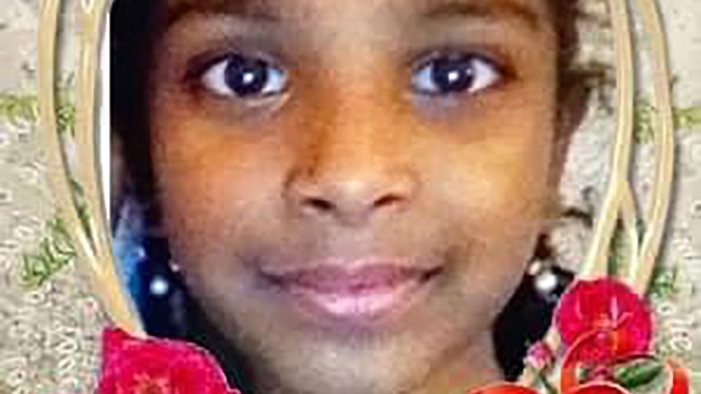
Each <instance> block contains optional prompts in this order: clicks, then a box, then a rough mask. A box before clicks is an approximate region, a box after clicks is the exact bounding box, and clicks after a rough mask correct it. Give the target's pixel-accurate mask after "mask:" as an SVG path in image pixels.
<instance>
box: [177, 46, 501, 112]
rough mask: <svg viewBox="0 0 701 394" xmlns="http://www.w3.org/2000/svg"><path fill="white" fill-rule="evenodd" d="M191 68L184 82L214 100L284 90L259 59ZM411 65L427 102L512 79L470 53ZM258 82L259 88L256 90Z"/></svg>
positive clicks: (280, 72)
mask: <svg viewBox="0 0 701 394" xmlns="http://www.w3.org/2000/svg"><path fill="white" fill-rule="evenodd" d="M233 61H237V62H238V63H239V64H238V66H240V67H239V69H235V70H233V71H232V70H230V69H229V67H232V64H231V63H232V62H233ZM441 62H443V64H441ZM451 62H452V65H453V66H461V67H463V68H462V70H457V69H452V70H449V71H450V72H448V73H447V74H446V75H443V77H446V78H447V79H446V78H444V80H443V81H442V82H449V83H450V82H453V83H457V85H456V86H453V88H455V89H454V90H448V91H443V90H441V87H438V86H435V85H436V82H437V80H436V79H437V78H438V75H437V74H436V72H437V70H438V69H439V68H440V67H439V66H443V68H444V69H443V70H438V71H441V72H445V71H447V70H448V69H446V68H445V67H446V66H448V65H449V64H450V63H451ZM446 63H448V64H446ZM191 64H194V66H192V67H189V71H188V73H187V76H186V78H187V79H188V80H190V81H193V82H194V84H195V85H196V87H197V88H199V89H201V90H204V91H205V92H206V93H208V94H212V95H214V96H215V97H219V98H223V99H229V100H232V99H236V100H240V101H246V102H250V101H259V100H261V99H268V98H274V97H276V96H278V95H281V94H283V93H284V92H286V91H287V90H288V83H289V73H288V72H287V71H286V70H285V69H284V68H283V67H281V66H278V65H277V64H276V62H274V61H272V60H267V59H265V58H263V57H261V56H255V55H253V56H251V55H246V54H242V53H237V52H229V53H226V54H224V55H222V56H217V57H215V58H214V59H212V58H211V57H210V60H201V59H200V60H197V59H196V60H194V61H193V62H191ZM414 64H415V66H414V67H412V69H411V78H410V82H411V84H410V85H411V91H412V94H416V95H420V96H423V97H427V98H440V97H447V96H451V97H453V96H460V95H474V94H477V93H480V92H481V91H483V90H487V89H491V88H494V87H495V86H496V85H499V84H501V83H503V82H505V81H506V80H508V79H510V78H511V77H512V75H511V73H510V72H508V69H506V68H505V67H503V65H502V64H503V63H500V62H497V61H495V60H493V59H492V58H491V57H488V56H485V55H481V54H478V53H476V52H471V51H455V50H440V51H433V52H432V53H431V54H429V55H428V56H423V57H419V60H418V61H415V62H414ZM248 66H253V67H254V68H255V67H261V68H263V69H264V70H263V72H264V73H265V74H264V75H261V74H260V73H257V72H254V71H256V70H254V69H250V68H249V69H247V70H245V71H247V72H248V74H246V76H244V74H245V73H242V71H243V70H242V69H241V68H245V67H248ZM465 66H468V68H465ZM257 71H260V70H257ZM227 72H235V73H236V72H238V74H235V76H237V77H242V78H243V82H247V83H249V84H250V83H252V84H253V87H254V88H259V89H260V91H256V90H255V89H254V90H252V91H245V90H244V91H243V92H242V91H238V92H237V91H235V89H232V86H231V85H229V83H230V82H231V81H227V80H226V78H228V77H231V76H227V75H226V73H227ZM251 73H252V74H251ZM261 76H262V77H263V80H262V81H260V80H256V78H259V77H261ZM465 77H467V78H468V80H457V81H456V80H455V78H458V79H460V78H463V79H464V78H465ZM251 78H253V79H251ZM451 79H452V80H451ZM239 82H241V81H239ZM261 82H262V83H263V85H262V86H259V85H260V83H261ZM270 83H272V87H271V86H269V84H270ZM431 85H433V86H431ZM475 86H476V87H475ZM239 87H242V86H239ZM249 87H250V86H249ZM443 87H445V86H443ZM243 88H245V86H243Z"/></svg>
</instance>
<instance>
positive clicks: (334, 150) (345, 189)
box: [149, 0, 564, 394]
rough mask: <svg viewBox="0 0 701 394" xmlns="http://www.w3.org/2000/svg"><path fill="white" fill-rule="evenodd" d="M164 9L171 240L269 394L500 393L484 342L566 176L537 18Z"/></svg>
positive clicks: (537, 13)
mask: <svg viewBox="0 0 701 394" xmlns="http://www.w3.org/2000/svg"><path fill="white" fill-rule="evenodd" d="M161 11H162V12H161V13H160V14H161V17H162V19H161V20H162V21H163V22H162V23H163V32H162V34H161V35H160V36H159V39H158V41H157V43H156V45H155V47H154V50H153V53H152V56H153V59H154V60H153V71H152V75H151V81H152V92H151V96H150V100H149V103H150V129H151V135H152V146H151V149H152V155H153V167H154V173H155V174H156V175H155V176H156V181H157V185H158V199H159V203H160V204H161V207H162V212H163V218H164V219H163V220H164V223H163V225H164V227H165V230H166V232H167V234H168V238H169V241H170V246H171V252H172V254H173V256H174V259H175V260H176V261H177V262H178V264H179V265H180V266H181V267H182V269H183V275H184V277H185V279H186V282H187V285H188V288H189V291H190V293H191V294H192V295H193V297H194V298H195V299H196V300H197V301H198V303H199V304H201V306H202V308H203V310H204V311H205V313H206V315H207V317H208V318H209V320H211V322H212V323H213V324H214V326H216V327H217V328H218V330H220V331H221V332H222V333H223V334H224V335H225V336H226V337H227V338H228V339H229V340H230V341H231V342H232V343H233V344H235V346H236V347H237V348H238V349H240V350H241V352H242V353H243V354H245V355H246V356H248V358H249V359H250V360H249V361H250V362H251V364H252V365H253V366H254V369H255V371H256V376H255V382H256V384H257V385H258V386H259V388H260V392H264V393H269V392H277V391H274V390H273V387H282V389H281V391H280V392H284V393H287V394H290V393H330V392H332V393H337V394H343V393H359V392H362V393H367V394H375V393H376V394H393V393H399V392H401V393H412V394H414V393H439V392H445V393H448V392H453V391H454V390H456V389H459V390H462V391H464V390H466V389H467V388H469V387H471V386H474V385H477V384H482V383H485V382H486V381H488V380H494V379H498V378H499V371H498V368H497V366H496V362H495V360H494V355H493V348H492V342H491V341H492V339H491V324H492V323H493V321H494V318H495V317H496V315H497V314H498V312H499V311H500V310H501V309H502V307H503V306H504V304H505V303H506V301H507V300H508V298H509V297H510V295H511V294H512V292H513V291H514V289H515V288H516V286H517V284H518V283H519V281H520V279H521V277H522V275H523V271H524V269H525V266H526V264H527V263H528V260H529V258H530V256H531V253H532V251H533V248H534V245H535V240H536V238H537V235H538V234H539V232H540V231H542V229H543V222H544V219H545V217H544V216H545V207H546V205H547V204H546V202H547V201H551V200H552V198H553V196H554V195H556V189H557V178H558V177H559V172H560V166H561V162H562V153H563V152H562V149H561V147H562V146H563V145H564V144H562V143H560V142H561V141H560V139H561V137H560V136H559V135H558V133H557V131H556V124H555V123H556V117H557V116H556V114H557V103H556V99H557V94H556V92H557V75H558V72H557V46H558V43H557V35H556V33H555V31H554V26H553V25H554V23H553V16H552V15H551V14H550V10H549V6H548V3H547V2H546V1H545V0H499V1H495V0H460V1H457V0H454V1H446V0H372V1H327V0H283V1H263V0H261V1H244V0H241V1H234V0H220V1H216V0H192V1H187V0H169V1H165V0H164V6H163V10H161ZM264 382H269V383H264Z"/></svg>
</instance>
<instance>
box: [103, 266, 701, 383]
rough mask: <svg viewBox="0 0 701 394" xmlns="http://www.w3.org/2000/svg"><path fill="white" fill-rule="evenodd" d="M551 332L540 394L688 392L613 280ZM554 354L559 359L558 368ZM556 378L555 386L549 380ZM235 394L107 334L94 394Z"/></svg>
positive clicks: (204, 361) (575, 293)
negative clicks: (661, 387)
mask: <svg viewBox="0 0 701 394" xmlns="http://www.w3.org/2000/svg"><path fill="white" fill-rule="evenodd" d="M554 322H555V327H556V328H557V330H558V332H559V334H560V338H561V341H562V344H563V348H564V352H560V353H559V354H558V353H556V352H554V351H553V350H552V349H551V348H550V347H549V346H548V345H547V344H546V343H545V342H539V343H536V344H534V345H533V346H532V347H531V348H530V350H529V351H528V354H527V356H526V359H525V364H526V367H527V368H530V369H531V370H532V371H533V372H535V374H536V376H538V378H539V379H538V382H537V383H538V386H540V387H541V388H543V389H544V390H545V392H546V393H547V394H630V393H631V391H629V390H636V389H639V388H644V387H646V386H649V385H650V384H651V383H652V382H654V381H658V380H659V379H664V378H666V379H667V388H666V391H665V392H664V393H662V392H661V393H660V394H689V393H690V389H689V378H688V376H687V374H686V371H685V370H684V369H683V368H682V367H681V366H679V365H678V364H677V363H676V362H674V361H673V360H660V359H658V358H657V357H655V356H654V355H653V354H650V345H651V341H652V337H653V335H652V333H653V322H652V313H651V312H650V310H649V308H648V307H647V304H646V303H645V302H644V300H643V299H642V298H641V297H640V296H638V295H637V294H636V293H635V292H634V291H632V290H631V289H629V288H628V287H627V286H626V285H625V284H623V283H621V282H618V281H616V280H613V279H598V280H593V281H577V282H575V283H574V284H573V285H572V286H571V287H570V289H569V290H568V291H567V292H565V294H564V295H563V296H562V298H561V299H560V303H559V305H558V307H557V309H556V311H555V317H554ZM558 356H563V357H560V358H561V361H560V362H558ZM557 374H559V387H555V385H554V384H552V383H551V380H550V377H549V375H557ZM186 393H200V394H240V392H239V391H237V390H234V389H231V388H230V387H228V386H227V383H226V378H225V375H224V373H223V372H222V370H221V368H220V367H219V366H218V365H217V362H216V361H215V359H214V358H213V357H212V356H211V355H209V354H208V353H207V352H206V351H205V350H203V349H200V348H198V347H197V346H195V345H192V344H190V343H187V342H181V341H175V340H169V339H152V338H148V339H138V338H135V337H132V336H130V335H128V334H127V333H125V332H123V331H121V330H116V329H109V330H106V331H105V333H104V364H103V369H102V375H101V379H100V384H99V388H98V394H186ZM469 394H540V391H538V390H537V389H536V388H534V387H526V386H522V385H518V384H514V383H499V384H496V385H493V386H489V387H485V388H481V389H477V390H473V391H471V392H469Z"/></svg>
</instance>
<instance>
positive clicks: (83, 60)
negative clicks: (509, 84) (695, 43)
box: [38, 0, 674, 382]
mask: <svg viewBox="0 0 701 394" xmlns="http://www.w3.org/2000/svg"><path fill="white" fill-rule="evenodd" d="M147 1H148V0H147ZM64 3H65V0H44V1H42V2H41V7H40V15H39V74H38V79H39V81H38V91H39V115H40V123H41V128H42V132H43V140H44V143H45V147H46V149H47V155H48V158H49V167H48V168H49V178H50V184H51V186H52V190H53V192H54V195H55V199H56V202H57V206H58V208H59V210H60V215H61V217H62V218H63V220H64V221H65V223H66V228H67V230H68V231H69V233H70V234H71V236H72V238H73V240H74V242H75V243H76V245H75V246H76V250H77V252H78V255H79V261H80V263H81V264H83V265H84V269H85V271H86V273H87V275H88V277H89V278H90V282H91V286H92V290H93V291H94V293H95V294H96V295H97V296H98V297H99V299H100V301H101V302H102V305H103V308H104V310H105V311H106V312H107V314H108V315H109V316H110V318H111V319H112V321H113V322H114V324H115V325H116V326H118V327H120V328H122V329H124V330H125V331H127V332H129V333H131V334H132V335H135V336H139V337H146V336H147V334H146V333H145V331H144V329H143V327H142V324H141V322H140V320H139V318H138V316H137V314H136V312H135V309H134V306H133V305H132V302H131V300H130V297H129V296H128V295H127V294H125V292H124V290H123V289H122V286H121V284H120V282H119V279H118V277H117V274H116V270H115V264H114V259H113V256H112V246H111V237H110V235H109V234H110V230H109V229H110V227H109V225H108V223H107V215H106V207H105V206H104V204H105V203H104V201H105V200H104V199H103V198H102V195H101V193H102V191H101V187H100V170H99V161H98V159H99V154H98V153H97V152H98V151H99V150H98V146H97V144H96V143H97V141H98V139H97V133H98V132H99V131H100V130H99V127H97V126H96V125H97V122H96V120H97V115H96V114H97V113H98V110H97V108H96V92H97V86H98V78H99V64H100V63H99V54H100V45H101V43H102V37H103V34H104V26H105V20H106V15H107V13H108V12H109V9H110V8H111V5H112V1H111V0H80V1H79V8H80V9H79V12H78V19H77V23H78V26H77V27H78V37H77V39H78V70H77V74H76V84H77V86H76V89H77V97H76V125H75V138H76V141H75V142H76V147H77V149H76V155H77V157H76V158H75V160H76V162H77V163H79V164H80V165H79V166H78V168H77V171H76V173H75V174H73V173H71V172H70V170H69V167H68V163H67V159H66V157H65V154H64V150H63V147H62V143H61V140H60V138H59V133H58V129H57V115H56V110H57V97H56V85H57V84H58V79H57V76H56V63H57V59H58V54H59V48H58V40H57V32H58V23H59V10H60V9H61V5H62V4H64ZM607 3H608V6H609V10H610V18H611V22H612V26H613V32H614V42H615V50H616V64H615V69H616V118H617V119H616V121H617V126H616V134H615V144H614V152H613V157H612V158H611V159H612V171H611V177H610V179H609V180H608V185H607V190H606V194H605V198H604V200H603V205H602V208H601V211H600V214H599V216H598V218H597V220H596V227H595V232H594V236H593V237H592V244H591V245H590V249H589V253H588V255H587V258H586V260H585V262H584V264H583V265H582V268H581V270H580V272H579V273H578V275H579V277H581V278H593V277H600V276H606V275H607V273H608V269H609V267H608V265H609V259H608V253H609V250H610V248H609V245H610V243H611V240H612V237H613V235H614V232H615V229H616V225H617V223H619V221H620V223H622V224H623V228H624V231H625V234H626V237H627V239H628V242H629V244H630V245H631V247H630V248H629V249H630V250H629V254H630V255H629V256H628V257H629V261H628V265H627V267H628V269H627V272H625V273H624V275H623V277H622V278H620V279H622V280H624V281H625V282H627V283H628V284H629V285H631V286H632V287H633V288H634V289H635V290H636V291H637V292H638V293H641V294H642V293H644V292H645V291H646V289H647V286H648V283H649V282H650V278H651V276H652V272H653V269H654V266H655V262H656V261H657V256H658V253H659V251H660V247H661V244H662V238H663V234H664V229H665V224H666V220H667V215H668V210H669V205H670V200H671V190H672V177H673V173H674V135H673V133H674V124H673V115H672V107H671V93H670V86H671V80H670V75H669V70H668V64H667V61H668V58H667V47H666V42H665V35H664V32H663V29H662V23H661V16H660V13H659V10H658V6H657V4H656V2H655V0H631V1H630V2H629V1H628V0H608V1H607ZM631 3H634V4H635V7H636V8H637V11H638V12H637V14H638V16H639V19H640V22H641V25H642V26H643V29H644V33H645V35H646V37H647V39H648V40H649V42H650V50H651V63H652V68H653V75H654V86H653V87H654V96H653V103H652V104H653V105H654V106H655V108H656V109H657V112H656V116H655V119H654V122H655V129H656V130H657V133H656V134H655V135H654V139H653V143H654V145H655V148H656V152H655V153H656V155H655V156H656V166H655V174H654V183H653V188H652V191H651V193H650V196H651V197H650V203H649V206H648V207H647V210H646V212H645V213H644V223H646V229H645V231H644V233H643V234H642V238H641V237H640V234H639V228H638V225H637V224H638V215H639V213H638V209H637V207H636V204H635V200H634V194H633V191H632V187H631V181H630V178H629V170H630V167H631V161H632V158H631V157H632V155H631V153H632V146H633V113H634V97H635V91H636V87H635V84H634V80H635V78H634V75H635V68H634V54H633V49H632V44H633V40H634V37H633V34H632V32H631V23H632V22H631V20H632V16H633V15H632V5H631ZM76 183H77V184H79V185H80V186H81V189H82V196H79V197H77V196H76V194H75V190H74V187H73V186H72V185H75V184H76ZM81 210H82V211H81ZM84 213H86V214H87V215H85V214H84ZM81 215H82V216H81ZM546 340H547V341H548V342H549V343H550V344H551V345H553V346H558V338H557V335H556V334H555V333H554V331H553V330H551V331H550V333H549V334H548V335H547V337H546ZM532 378H533V376H529V375H528V374H527V373H526V374H524V376H522V379H521V380H522V381H524V382H529V381H530V380H531V379H532Z"/></svg>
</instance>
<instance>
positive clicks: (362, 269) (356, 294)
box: [267, 263, 440, 324]
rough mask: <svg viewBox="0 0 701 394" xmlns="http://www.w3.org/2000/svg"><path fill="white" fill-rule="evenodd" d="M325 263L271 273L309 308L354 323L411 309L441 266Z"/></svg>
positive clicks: (324, 316)
mask: <svg viewBox="0 0 701 394" xmlns="http://www.w3.org/2000/svg"><path fill="white" fill-rule="evenodd" d="M354 265H355V266H358V265H359V264H342V265H341V264H337V265H320V266H315V267H312V268H304V269H299V270H294V271H290V272H285V273H283V274H278V275H267V277H268V279H270V280H271V281H272V282H273V283H274V284H275V285H276V286H277V287H279V288H280V289H281V290H282V292H283V294H284V295H285V296H286V297H287V298H290V299H292V300H293V301H294V303H295V304H296V305H297V306H299V307H301V309H302V310H304V311H305V312H310V313H312V314H313V315H315V316H317V317H319V318H322V319H332V320H337V321H338V320H340V321H342V322H345V323H350V324H354V323H355V324H367V323H370V324H372V323H374V322H379V321H380V320H384V318H386V317H390V316H395V315H398V314H400V313H401V312H402V311H406V310H407V309H409V306H410V305H411V304H413V303H414V302H415V301H416V300H417V299H418V298H420V296H421V295H422V294H425V293H426V291H425V290H426V288H427V287H428V286H427V285H428V284H429V282H430V281H431V279H432V278H433V277H434V276H435V275H436V274H437V273H438V272H439V271H440V269H439V268H433V269H426V268H416V267H406V266H402V265H398V264H393V263H379V264H372V265H362V266H359V267H357V268H348V267H352V266H354Z"/></svg>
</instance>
